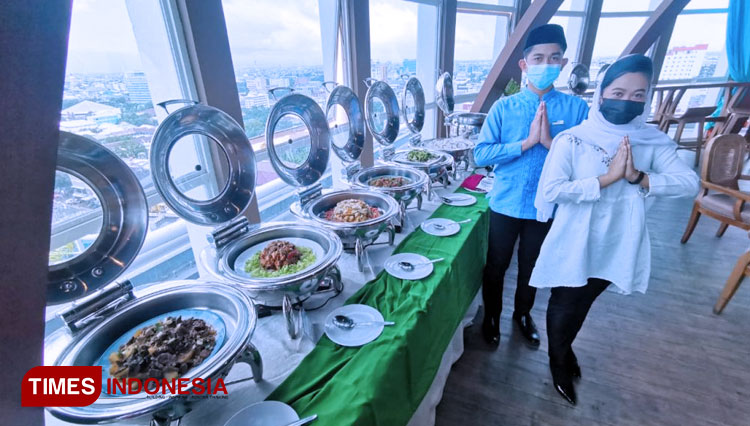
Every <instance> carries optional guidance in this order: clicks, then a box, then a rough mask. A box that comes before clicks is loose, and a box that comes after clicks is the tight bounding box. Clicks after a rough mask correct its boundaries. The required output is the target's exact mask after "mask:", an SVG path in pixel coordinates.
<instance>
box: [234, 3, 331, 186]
mask: <svg viewBox="0 0 750 426" xmlns="http://www.w3.org/2000/svg"><path fill="white" fill-rule="evenodd" d="M222 5H223V8H224V17H225V19H226V23H227V33H228V36H229V46H230V49H231V52H232V62H233V64H234V74H235V78H236V80H237V91H238V92H239V96H240V106H241V107H242V117H243V122H244V126H245V133H246V134H247V136H248V137H249V138H250V141H251V143H252V145H253V149H254V150H255V153H256V159H257V161H258V180H257V183H258V189H259V190H260V189H261V188H262V186H263V185H267V184H270V183H273V182H280V180H279V179H278V176H277V174H276V172H275V171H274V169H273V166H272V165H271V162H270V161H269V159H268V155H267V153H266V137H265V125H266V119H267V118H268V114H269V112H270V110H271V107H272V106H273V104H274V103H275V102H276V99H275V98H274V97H273V96H271V95H269V92H268V91H269V89H273V88H276V87H292V88H293V89H294V91H295V93H301V94H303V95H306V96H309V97H311V98H313V99H315V101H316V102H318V104H319V105H321V107H322V108H325V102H326V98H327V92H326V90H325V88H324V87H323V86H322V83H323V81H324V78H323V53H322V42H321V32H320V19H319V15H320V13H319V5H318V1H317V0H254V1H253V3H252V7H250V5H249V4H248V2H246V1H244V0H223V1H222ZM279 126H288V127H289V132H290V134H293V135H298V134H304V133H305V132H303V131H301V130H302V128H301V127H300V126H301V124H300V123H298V122H296V123H295V122H292V121H288V122H285V123H280V124H279ZM277 128H278V129H279V130H281V127H277ZM296 130H300V131H299V132H298V131H296Z"/></svg>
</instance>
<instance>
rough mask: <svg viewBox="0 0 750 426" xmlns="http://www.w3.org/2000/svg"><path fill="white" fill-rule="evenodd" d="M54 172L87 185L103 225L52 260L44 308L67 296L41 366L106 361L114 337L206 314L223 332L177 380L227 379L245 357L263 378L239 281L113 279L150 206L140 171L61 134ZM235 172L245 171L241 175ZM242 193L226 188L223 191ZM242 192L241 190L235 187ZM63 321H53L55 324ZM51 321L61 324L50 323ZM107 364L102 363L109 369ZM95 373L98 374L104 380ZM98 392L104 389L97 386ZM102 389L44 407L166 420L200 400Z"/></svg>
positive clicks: (85, 418) (137, 245) (65, 416)
mask: <svg viewBox="0 0 750 426" xmlns="http://www.w3.org/2000/svg"><path fill="white" fill-rule="evenodd" d="M58 170H60V171H62V172H66V173H68V174H70V175H73V176H75V177H77V178H79V179H81V180H82V181H84V182H85V183H86V184H88V185H89V186H90V187H91V188H92V189H93V190H94V192H95V193H96V194H97V196H98V198H99V200H100V202H101V205H102V216H103V220H102V226H101V229H100V233H99V236H98V237H97V239H96V240H95V242H94V243H93V244H92V245H91V246H90V247H89V248H88V249H87V250H86V251H84V252H83V253H82V254H80V255H79V256H76V257H74V258H72V259H69V260H67V261H65V262H63V263H60V264H54V265H50V269H49V274H48V277H49V279H48V283H47V300H48V303H49V304H50V305H58V304H63V303H69V302H74V303H73V304H72V305H71V306H67V307H64V308H63V309H62V310H61V311H60V312H59V314H58V318H59V319H56V320H53V321H52V322H50V328H53V330H51V331H49V334H48V336H47V337H46V338H45V352H44V362H45V365H102V366H103V367H104V365H103V364H102V362H104V361H103V360H107V355H108V354H109V353H110V350H111V348H112V347H115V348H116V347H117V343H118V341H119V340H120V339H118V337H121V338H123V337H125V336H126V335H129V334H130V333H132V332H133V331H134V330H135V329H139V328H142V327H143V326H145V324H146V323H149V322H151V323H153V322H156V321H157V319H160V318H165V317H166V316H171V315H174V316H178V315H192V314H195V315H206V316H207V317H208V316H210V317H211V318H212V319H211V320H210V321H209V324H210V325H212V326H214V327H216V328H217V331H221V334H222V335H223V338H222V340H221V341H218V340H217V344H216V346H215V348H214V350H213V352H212V354H211V355H209V356H208V357H207V358H206V359H205V360H203V362H202V363H200V364H199V365H197V366H196V367H194V368H192V369H191V370H189V371H188V372H187V373H185V374H184V375H183V376H182V377H184V378H188V379H191V382H190V383H191V384H190V385H189V387H188V391H190V390H191V389H192V386H193V385H192V379H196V378H202V379H204V380H207V379H209V378H210V379H211V380H212V381H213V382H214V383H215V382H216V380H218V379H219V378H223V377H225V376H226V375H227V374H228V373H229V370H230V369H232V367H233V366H234V364H236V363H247V364H249V365H250V367H251V369H252V372H253V379H254V380H255V381H256V382H259V381H261V380H262V378H263V368H262V361H261V356H260V353H259V352H258V351H257V349H256V348H255V346H253V344H252V343H251V338H252V336H253V332H254V331H255V324H256V319H257V316H256V310H255V306H254V304H253V302H252V300H251V299H250V298H249V297H247V295H246V294H245V293H244V292H243V291H241V290H240V289H239V288H237V287H234V286H231V285H228V284H226V283H222V282H211V281H195V280H180V281H167V282H161V283H154V284H152V285H146V286H143V287H139V288H133V286H132V284H131V283H130V282H129V281H127V280H123V281H116V280H117V278H118V277H119V276H120V275H121V274H122V273H123V272H125V271H126V270H127V268H128V266H129V265H130V264H131V263H132V261H133V260H134V259H135V257H136V255H137V254H138V252H139V251H140V249H141V246H142V244H143V241H144V240H145V238H146V232H147V229H148V205H147V201H146V196H145V195H144V192H143V189H142V187H141V185H140V183H139V181H138V178H137V177H136V176H135V174H134V173H133V172H132V171H131V170H130V168H129V167H128V166H127V165H126V164H125V163H124V162H123V161H122V160H121V159H120V158H118V157H117V156H116V155H115V154H114V153H112V152H111V151H109V150H108V149H107V148H105V147H104V146H102V145H101V144H99V143H98V142H96V141H93V140H91V139H88V138H85V137H83V136H78V135H74V134H72V133H67V132H60V144H59V148H58ZM240 175H242V177H245V178H247V176H245V175H244V173H240ZM239 190H241V189H240V188H239V187H238V186H233V188H232V189H230V191H232V192H234V191H239ZM243 190H244V189H243ZM60 320H61V321H60ZM55 322H61V323H62V325H61V326H60V327H58V328H54V323H55ZM107 370H108V369H107V368H106V367H105V368H103V371H104V375H107V376H108V373H106V372H107ZM102 379H103V380H104V379H106V377H103V378H102ZM103 388H104V389H106V387H103ZM104 389H103V393H102V395H100V397H99V398H98V399H97V401H96V402H94V403H93V404H92V405H89V406H85V407H50V408H48V410H49V412H50V413H51V414H52V415H53V416H55V417H57V418H59V419H62V420H65V421H69V422H73V423H83V424H92V423H108V422H114V421H127V422H134V423H140V424H144V423H149V422H150V423H151V424H152V425H165V424H170V423H171V422H172V421H175V420H177V421H179V419H180V418H181V417H182V416H183V415H185V414H186V413H188V412H189V411H190V410H191V409H193V407H194V406H195V405H196V404H197V403H198V402H199V401H198V400H197V399H196V397H194V396H192V395H191V396H185V397H168V398H163V399H158V398H150V399H149V398H120V397H118V396H117V395H110V394H106V393H105V390H104Z"/></svg>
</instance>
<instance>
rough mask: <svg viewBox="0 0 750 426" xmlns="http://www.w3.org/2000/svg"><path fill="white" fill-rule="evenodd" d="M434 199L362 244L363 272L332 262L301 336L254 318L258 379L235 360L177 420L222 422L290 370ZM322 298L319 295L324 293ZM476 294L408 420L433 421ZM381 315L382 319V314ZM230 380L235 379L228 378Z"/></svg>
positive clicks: (344, 261)
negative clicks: (333, 275) (217, 385)
mask: <svg viewBox="0 0 750 426" xmlns="http://www.w3.org/2000/svg"><path fill="white" fill-rule="evenodd" d="M456 186H457V185H456V184H455V183H454V184H453V185H452V187H451V188H449V189H448V190H443V191H445V192H450V191H452V190H453V189H455V187H456ZM443 191H441V192H443ZM479 196H481V195H479ZM434 201H435V199H434V198H433V202H428V201H427V200H426V199H425V202H424V203H423V205H422V210H421V211H420V210H416V208H410V209H409V213H408V218H407V222H406V226H405V229H404V230H403V231H402V232H401V233H399V234H396V241H395V243H394V245H393V247H391V246H388V245H387V244H382V245H373V246H370V247H368V248H367V249H366V251H365V253H366V256H367V257H366V259H367V264H368V268H366V270H365V271H364V272H363V273H360V272H359V271H358V269H357V262H356V258H355V256H354V254H352V253H347V252H345V253H344V254H343V255H342V256H341V259H340V260H339V262H338V265H339V268H340V269H341V272H342V276H343V282H344V290H343V291H342V293H341V294H339V295H338V296H337V297H335V298H334V299H331V300H330V301H329V302H328V303H327V304H326V305H325V306H324V307H323V308H321V309H317V310H310V311H307V312H306V313H307V317H308V319H309V323H310V325H311V329H312V330H311V331H312V336H305V337H302V338H297V339H295V340H292V339H290V338H289V335H288V333H287V331H286V323H285V321H284V318H283V316H282V314H281V312H280V311H279V312H275V313H274V314H273V315H272V316H269V317H265V318H261V319H259V320H258V323H257V326H256V329H255V333H254V335H253V338H252V342H253V344H255V346H256V347H257V348H258V350H259V351H260V353H261V356H262V358H263V381H262V382H260V383H255V382H254V381H253V380H252V379H250V377H251V376H252V372H251V370H250V367H249V366H247V365H245V364H237V365H235V366H234V367H233V368H232V370H231V371H230V372H229V375H228V376H227V378H226V379H225V383H226V384H227V391H228V393H229V395H228V399H226V400H208V401H200V402H198V403H197V404H196V406H195V409H194V410H193V411H192V412H190V413H188V414H187V415H186V416H185V417H183V418H182V422H181V425H184V426H193V425H196V426H197V425H201V426H204V425H223V424H224V423H225V422H226V421H227V420H228V419H229V418H230V417H231V416H232V415H234V414H235V413H236V412H237V411H239V410H241V409H242V408H244V407H247V406H248V405H251V404H253V403H256V402H259V401H263V400H264V399H265V398H266V397H267V396H268V395H269V394H270V393H271V392H272V391H273V390H274V389H276V387H277V386H279V385H280V384H281V382H283V381H284V379H286V378H287V376H289V375H290V374H291V373H292V371H294V369H295V368H296V367H297V365H299V363H300V362H301V361H302V359H303V358H304V357H305V356H306V355H307V354H308V353H309V352H310V351H311V350H312V349H313V347H315V343H314V341H317V340H318V339H319V338H320V337H321V336H322V334H323V327H322V324H323V321H324V320H325V317H326V316H327V315H328V313H329V312H330V311H332V310H333V309H335V308H337V307H339V306H341V305H342V304H343V303H344V302H345V301H346V300H347V299H348V298H349V297H350V296H351V295H353V294H354V293H355V292H356V291H357V290H359V289H360V288H362V287H363V286H364V285H365V284H366V283H367V282H369V281H370V280H372V279H373V278H374V277H375V276H376V275H377V274H378V273H379V272H380V271H381V270H382V268H383V262H384V261H385V259H386V258H387V257H388V256H390V254H391V253H392V251H393V249H394V248H395V246H396V245H398V244H399V243H400V242H401V241H402V240H403V239H404V238H405V237H406V236H407V235H409V233H410V232H411V231H413V230H414V229H415V228H416V227H417V226H418V225H419V224H420V223H421V222H422V221H424V220H425V219H426V218H428V217H429V216H430V215H431V214H432V212H434V211H435V209H437V207H438V206H439V204H437V203H436V202H434ZM414 206H416V202H414ZM282 220H283V219H282ZM386 240H387V239H386V236H385V235H382V236H381V237H380V239H379V241H386ZM313 298H314V299H315V300H308V301H306V302H305V306H306V307H307V306H310V307H314V306H317V304H318V303H316V302H318V301H321V299H320V296H314V297H313ZM322 300H325V298H323V299H322ZM478 300H479V297H477V298H475V300H474V302H473V303H472V304H471V306H470V307H469V309H468V310H467V313H466V315H465V316H464V319H463V321H462V323H461V325H460V326H459V327H458V329H457V330H456V333H455V334H454V336H453V339H452V340H451V342H450V344H449V345H448V348H447V349H446V351H445V353H444V354H443V361H442V363H441V365H440V368H439V370H438V373H437V375H436V377H435V380H434V382H433V384H432V386H431V387H430V390H429V391H428V394H427V395H426V396H425V398H424V400H423V401H422V403H421V405H420V406H419V408H418V409H417V411H416V412H415V413H414V415H413V416H412V419H411V421H410V422H409V425H410V426H420V425H432V424H434V423H435V407H436V406H437V404H438V403H439V402H440V399H441V398H442V394H443V387H444V386H445V382H446V381H447V380H448V374H449V373H450V368H451V365H452V364H453V363H454V362H455V361H456V360H457V359H458V358H459V357H460V356H461V354H462V353H463V330H464V327H466V326H467V325H468V324H469V323H470V322H471V320H472V318H474V315H475V314H476V311H477V309H478V306H479V303H478ZM385 319H386V320H387V319H388V318H385ZM232 382H235V383H234V384H231V383H232ZM46 424H48V425H66V424H68V423H65V422H62V421H60V420H58V419H56V418H54V417H52V416H51V415H50V414H49V413H47V414H46Z"/></svg>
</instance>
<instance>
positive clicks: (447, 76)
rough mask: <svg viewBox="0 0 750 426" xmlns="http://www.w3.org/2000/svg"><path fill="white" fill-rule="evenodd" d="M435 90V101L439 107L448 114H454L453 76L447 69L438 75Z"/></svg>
mask: <svg viewBox="0 0 750 426" xmlns="http://www.w3.org/2000/svg"><path fill="white" fill-rule="evenodd" d="M435 90H436V92H437V96H436V97H435V101H436V102H437V106H438V108H440V110H441V111H443V114H444V115H446V116H447V115H450V114H452V113H453V107H454V106H455V101H454V100H453V77H451V73H449V72H447V71H446V72H444V73H443V74H441V75H440V77H438V79H437V84H436V85H435Z"/></svg>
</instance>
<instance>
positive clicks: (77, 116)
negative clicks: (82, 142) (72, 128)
mask: <svg viewBox="0 0 750 426" xmlns="http://www.w3.org/2000/svg"><path fill="white" fill-rule="evenodd" d="M60 115H61V119H62V121H63V122H66V121H87V122H90V123H92V125H94V126H96V125H98V124H102V123H113V124H117V123H119V122H120V119H121V118H122V111H121V110H120V108H115V107H113V106H109V105H105V104H100V103H97V102H92V101H82V102H79V103H77V104H75V105H73V106H71V107H69V108H65V109H64V110H62V112H61V113H60Z"/></svg>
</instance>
